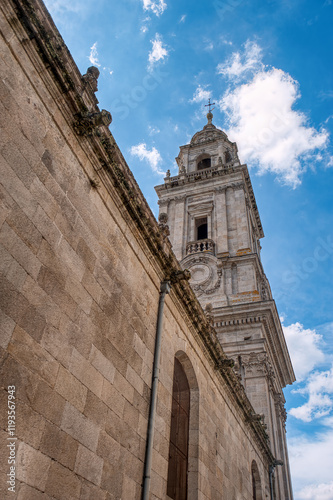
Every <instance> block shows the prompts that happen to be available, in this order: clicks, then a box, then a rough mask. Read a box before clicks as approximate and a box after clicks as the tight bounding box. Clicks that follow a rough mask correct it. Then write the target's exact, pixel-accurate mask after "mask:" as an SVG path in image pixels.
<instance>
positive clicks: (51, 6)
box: [45, 0, 82, 15]
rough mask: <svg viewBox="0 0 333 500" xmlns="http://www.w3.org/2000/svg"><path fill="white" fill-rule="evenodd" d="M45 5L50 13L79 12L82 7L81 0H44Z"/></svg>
mask: <svg viewBox="0 0 333 500" xmlns="http://www.w3.org/2000/svg"><path fill="white" fill-rule="evenodd" d="M45 5H46V7H47V8H48V10H49V11H50V12H52V14H53V15H54V14H63V13H65V12H75V13H76V14H77V13H79V11H80V8H82V1H81V0H72V1H71V2H68V0H45Z"/></svg>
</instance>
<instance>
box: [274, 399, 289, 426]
mask: <svg viewBox="0 0 333 500" xmlns="http://www.w3.org/2000/svg"><path fill="white" fill-rule="evenodd" d="M274 403H275V408H276V413H277V415H278V417H280V420H281V422H282V425H283V427H285V426H286V421H287V412H286V409H285V407H284V404H285V403H284V400H283V396H282V394H279V393H275V394H274Z"/></svg>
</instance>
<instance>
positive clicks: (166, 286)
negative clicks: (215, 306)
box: [142, 281, 171, 500]
mask: <svg viewBox="0 0 333 500" xmlns="http://www.w3.org/2000/svg"><path fill="white" fill-rule="evenodd" d="M170 290H171V283H170V281H162V282H161V286H160V298H159V303H158V313H157V326H156V342H155V352H154V364H153V379H152V386H151V398H150V407H149V418H148V434H147V444H146V455H145V466H144V473H143V490H142V500H148V498H149V490H150V472H151V459H152V453H153V441H154V427H155V416H156V401H157V386H158V377H159V371H160V354H161V339H162V324H163V309H164V302H165V296H166V294H167V293H170Z"/></svg>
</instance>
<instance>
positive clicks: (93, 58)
mask: <svg viewBox="0 0 333 500" xmlns="http://www.w3.org/2000/svg"><path fill="white" fill-rule="evenodd" d="M88 59H89V61H90V62H91V64H92V65H93V66H100V64H99V62H98V52H97V42H95V43H94V45H93V46H92V47H90V54H89V57H88Z"/></svg>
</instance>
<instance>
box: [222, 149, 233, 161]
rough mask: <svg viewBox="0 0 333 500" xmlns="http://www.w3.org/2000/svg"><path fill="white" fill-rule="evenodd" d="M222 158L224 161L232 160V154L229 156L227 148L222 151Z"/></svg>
mask: <svg viewBox="0 0 333 500" xmlns="http://www.w3.org/2000/svg"><path fill="white" fill-rule="evenodd" d="M224 160H225V162H226V163H229V162H230V161H231V160H232V156H231V153H230V151H229V150H227V151H226V152H225V153H224Z"/></svg>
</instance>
